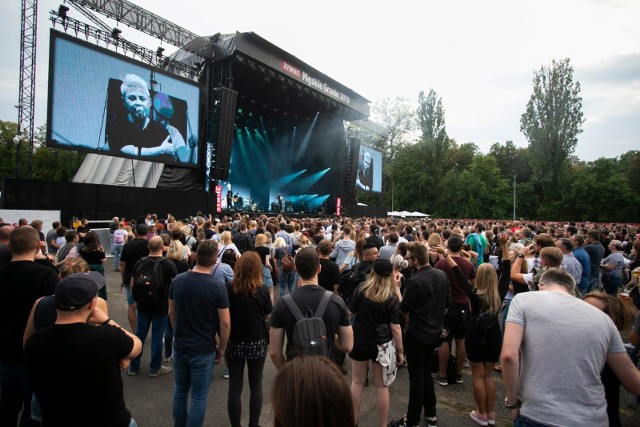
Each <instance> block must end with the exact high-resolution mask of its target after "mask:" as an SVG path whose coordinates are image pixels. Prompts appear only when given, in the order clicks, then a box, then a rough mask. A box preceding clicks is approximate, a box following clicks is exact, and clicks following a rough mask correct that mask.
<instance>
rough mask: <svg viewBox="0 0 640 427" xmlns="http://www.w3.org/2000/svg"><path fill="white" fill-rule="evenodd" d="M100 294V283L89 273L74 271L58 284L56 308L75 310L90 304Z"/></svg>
mask: <svg viewBox="0 0 640 427" xmlns="http://www.w3.org/2000/svg"><path fill="white" fill-rule="evenodd" d="M97 294H98V284H97V283H96V281H95V280H94V279H93V278H92V277H91V276H90V275H88V274H87V273H74V274H70V275H69V276H67V277H65V278H64V279H62V280H61V281H60V283H58V284H57V285H56V289H55V300H56V308H57V309H58V310H62V311H74V310H77V309H79V308H81V307H84V306H85V305H87V304H89V303H90V302H91V300H92V299H93V298H95V296H96V295H97Z"/></svg>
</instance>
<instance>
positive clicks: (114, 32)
mask: <svg viewBox="0 0 640 427" xmlns="http://www.w3.org/2000/svg"><path fill="white" fill-rule="evenodd" d="M120 34H122V30H121V29H120V28H114V29H113V30H111V37H113V38H114V39H119V38H120Z"/></svg>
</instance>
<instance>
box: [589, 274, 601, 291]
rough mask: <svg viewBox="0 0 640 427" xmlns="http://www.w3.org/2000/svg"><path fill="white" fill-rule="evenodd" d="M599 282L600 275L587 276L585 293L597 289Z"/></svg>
mask: <svg viewBox="0 0 640 427" xmlns="http://www.w3.org/2000/svg"><path fill="white" fill-rule="evenodd" d="M599 280H600V275H598V276H595V277H593V276H589V289H588V290H587V293H589V292H591V291H595V290H596V288H597V287H598V281H599Z"/></svg>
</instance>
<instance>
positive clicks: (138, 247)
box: [120, 223, 149, 331]
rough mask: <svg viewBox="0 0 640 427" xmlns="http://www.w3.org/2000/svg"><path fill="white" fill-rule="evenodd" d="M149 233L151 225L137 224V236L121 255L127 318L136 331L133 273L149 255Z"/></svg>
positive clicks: (129, 242) (123, 249) (126, 245)
mask: <svg viewBox="0 0 640 427" xmlns="http://www.w3.org/2000/svg"><path fill="white" fill-rule="evenodd" d="M148 233H149V226H147V224H145V223H140V224H138V225H136V238H135V239H133V240H129V241H128V242H127V243H125V245H124V246H123V247H122V254H121V255H120V271H121V272H122V287H123V288H124V293H125V296H126V298H127V305H128V307H127V319H128V320H129V325H131V330H132V331H135V330H136V327H137V321H136V302H135V301H134V300H133V295H131V286H130V283H131V273H132V272H133V267H134V266H135V265H136V262H138V261H139V260H140V259H141V258H143V257H146V256H147V255H149V245H148V242H147V234H148Z"/></svg>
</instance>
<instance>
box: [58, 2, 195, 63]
mask: <svg viewBox="0 0 640 427" xmlns="http://www.w3.org/2000/svg"><path fill="white" fill-rule="evenodd" d="M68 1H69V3H71V4H73V5H74V6H79V7H87V8H89V9H92V10H95V11H96V12H98V13H101V14H103V15H105V16H107V17H109V18H112V19H115V20H116V21H118V22H122V23H123V24H126V25H129V26H131V27H134V28H135V29H137V30H138V31H141V32H143V33H146V34H149V35H150V36H153V37H155V38H158V39H160V40H161V41H163V42H166V43H169V44H172V45H173V46H176V47H180V48H183V49H186V48H187V44H188V43H189V42H191V41H193V40H194V39H196V38H199V36H198V35H197V34H195V33H192V32H191V31H189V30H187V29H185V28H182V27H181V26H179V25H176V24H174V23H172V22H170V21H168V20H166V19H164V18H162V17H160V16H158V15H156V14H155V13H151V12H149V11H148V10H146V9H143V8H141V7H140V6H137V5H135V4H133V3H130V2H128V1H126V0H68ZM192 53H196V54H197V53H198V52H192Z"/></svg>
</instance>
